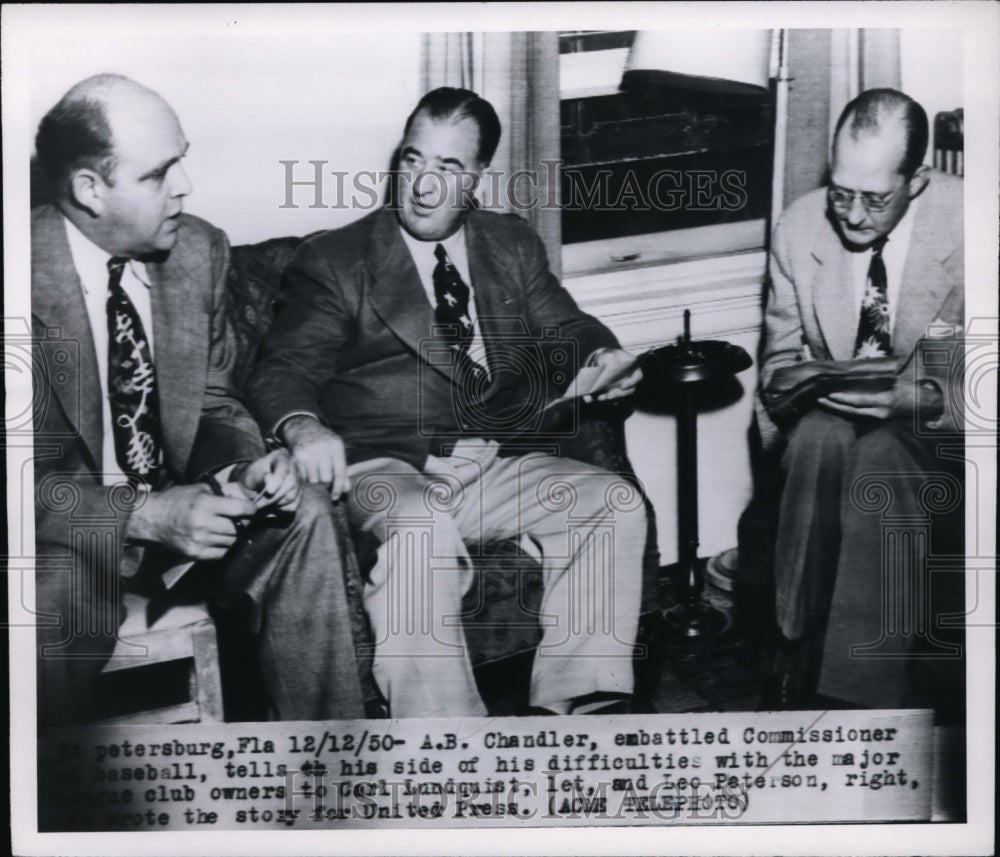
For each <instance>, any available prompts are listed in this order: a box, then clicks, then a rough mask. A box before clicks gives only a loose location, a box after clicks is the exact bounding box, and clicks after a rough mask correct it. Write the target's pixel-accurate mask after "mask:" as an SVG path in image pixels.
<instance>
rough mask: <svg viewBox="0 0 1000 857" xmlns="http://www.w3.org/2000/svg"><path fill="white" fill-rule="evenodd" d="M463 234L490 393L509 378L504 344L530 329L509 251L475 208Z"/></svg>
mask: <svg viewBox="0 0 1000 857" xmlns="http://www.w3.org/2000/svg"><path fill="white" fill-rule="evenodd" d="M465 234H466V239H465V242H466V249H467V252H468V257H469V275H470V276H471V278H472V288H473V290H474V292H475V296H476V315H477V317H478V323H479V328H480V331H481V332H482V337H483V342H484V344H485V346H486V360H487V362H488V363H489V367H490V385H489V387H488V388H487V391H486V395H490V394H491V393H492V392H494V391H495V388H496V387H498V386H502V385H504V383H505V381H510V380H511V379H510V378H509V377H506V376H508V375H509V373H505V372H504V367H505V366H509V365H510V362H511V361H510V359H509V357H508V359H505V354H506V352H507V351H508V349H507V348H506V347H505V345H509V343H511V342H512V340H513V341H517V340H520V341H521V342H524V341H525V340H526V338H527V337H528V336H529V335H530V330H529V329H528V326H527V320H526V319H524V318H523V316H522V315H521V301H519V300H518V292H519V290H518V288H517V286H516V284H515V283H514V282H513V281H512V279H511V276H510V270H511V265H512V264H513V260H511V258H510V253H509V251H508V250H507V249H506V248H504V247H503V246H501V245H499V244H497V242H495V241H493V240H492V239H491V236H490V234H489V232H487V231H486V230H485V229H484V228H483V220H482V219H481V217H479V216H477V215H476V213H475V212H472V213H470V215H469V218H468V220H466V223H465Z"/></svg>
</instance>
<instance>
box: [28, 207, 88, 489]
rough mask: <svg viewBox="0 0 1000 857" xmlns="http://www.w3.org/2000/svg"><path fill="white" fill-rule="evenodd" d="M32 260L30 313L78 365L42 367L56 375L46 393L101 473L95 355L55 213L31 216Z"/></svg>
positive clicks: (49, 210) (62, 229) (48, 210)
mask: <svg viewBox="0 0 1000 857" xmlns="http://www.w3.org/2000/svg"><path fill="white" fill-rule="evenodd" d="M31 255H32V258H31V288H32V296H31V305H32V313H33V314H34V315H35V316H37V318H38V319H39V321H40V322H41V323H42V324H43V325H44V326H45V327H46V328H47V329H48V330H54V329H58V331H59V333H58V337H59V339H61V340H62V341H63V342H67V343H76V344H78V347H79V354H78V355H77V356H78V360H77V361H73V360H70V361H69V362H68V363H67V364H66V365H65V367H64V368H62V369H60V371H59V372H54V369H55V367H54V366H47V367H46V368H47V369H49V370H50V371H53V372H54V374H53V375H52V377H51V378H49V379H48V381H49V383H48V393H49V394H51V395H53V396H54V397H55V399H56V401H57V402H58V404H59V407H60V408H61V409H62V411H63V413H64V414H65V415H66V418H67V419H68V421H69V423H70V424H71V425H72V426H73V427H74V428H75V429H76V431H77V432H78V433H79V435H80V438H81V440H82V441H83V443H84V445H85V446H86V448H87V450H88V452H89V453H90V455H91V458H92V459H93V465H94V469H95V470H100V468H101V466H102V464H101V459H102V450H103V445H104V444H103V433H102V416H101V415H102V410H103V409H102V407H101V399H102V396H101V384H100V379H99V377H98V367H97V354H96V351H95V350H94V337H93V334H92V333H91V330H90V321H89V319H88V317H87V307H86V304H85V303H84V299H83V287H82V285H81V283H80V278H79V276H78V275H77V272H76V268H75V267H74V265H73V257H72V255H71V253H70V249H69V240H68V239H67V237H66V224H65V223H64V221H63V218H62V215H61V214H60V213H59V212H58V211H57V210H56V209H54V208H50V207H46V208H44V209H41V210H40V211H39V212H38V213H37V215H36V216H35V219H34V221H33V223H32V241H31ZM61 379H64V381H63V380H61ZM95 402H96V403H97V407H94V405H93V403H95Z"/></svg>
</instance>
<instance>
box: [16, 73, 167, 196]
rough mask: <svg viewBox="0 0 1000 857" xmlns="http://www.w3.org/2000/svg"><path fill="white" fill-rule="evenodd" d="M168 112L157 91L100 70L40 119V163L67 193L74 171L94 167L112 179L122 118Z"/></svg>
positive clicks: (37, 144) (59, 191) (58, 188)
mask: <svg viewBox="0 0 1000 857" xmlns="http://www.w3.org/2000/svg"><path fill="white" fill-rule="evenodd" d="M164 111H166V112H169V113H170V114H171V115H173V111H171V110H170V107H169V105H167V103H166V102H165V101H164V100H163V99H162V98H161V97H160V96H159V95H157V94H156V93H155V92H153V90H151V89H149V88H148V87H145V86H143V85H142V84H141V83H137V82H136V81H134V80H132V79H130V78H127V77H124V76H123V75H120V74H97V75H94V76H93V77H88V78H87V79H86V80H82V81H80V82H79V83H78V84H76V85H75V86H74V87H73V88H72V89H70V90H69V91H68V92H67V93H66V94H65V95H64V96H63V97H62V98H61V99H60V100H59V103H58V104H56V106H55V107H53V108H52V109H51V110H50V111H49V112H48V113H46V114H45V117H44V118H43V119H42V121H41V123H40V124H39V126H38V134H37V136H36V137H35V151H36V153H37V155H38V162H39V165H40V166H41V167H42V169H43V170H44V172H45V175H46V177H47V178H48V180H49V182H50V185H51V189H52V192H53V194H54V195H55V196H56V197H57V198H58V197H63V196H65V195H66V193H67V190H68V188H67V184H68V181H69V178H70V176H71V175H72V173H73V172H74V171H75V170H77V169H80V168H87V169H90V170H93V171H95V172H97V173H98V174H100V175H101V177H102V178H104V180H105V181H108V182H111V181H112V180H113V178H112V177H113V174H114V168H115V163H116V154H115V137H116V134H115V130H116V126H117V125H120V124H121V123H122V121H132V120H133V118H135V119H141V118H143V117H145V116H148V114H149V113H150V112H153V113H156V112H159V113H163V112H164Z"/></svg>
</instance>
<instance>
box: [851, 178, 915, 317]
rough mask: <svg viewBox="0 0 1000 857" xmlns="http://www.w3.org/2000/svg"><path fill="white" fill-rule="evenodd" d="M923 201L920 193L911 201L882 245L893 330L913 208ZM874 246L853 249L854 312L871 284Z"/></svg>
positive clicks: (908, 244)
mask: <svg viewBox="0 0 1000 857" xmlns="http://www.w3.org/2000/svg"><path fill="white" fill-rule="evenodd" d="M919 204H920V197H917V198H916V199H915V200H913V201H912V202H911V203H910V207H909V208H908V209H907V211H906V214H904V215H903V219H902V220H900V221H899V223H897V224H896V228H895V229H893V230H892V232H890V233H889V239H888V241H886V244H885V247H884V248H883V249H882V261H883V262H884V263H885V278H886V286H887V288H886V300H887V301H888V302H889V325H890V330H894V329H895V327H896V310H897V309H898V308H899V294H900V291H901V289H902V285H903V267H904V266H905V265H906V254H907V253H908V252H909V249H910V235H911V234H912V233H913V220H914V212H915V210H916V208H917V206H918V205H919ZM873 252H874V251H873V250H871V249H868V250H865V251H864V252H861V253H854V254H853V257H852V259H851V264H852V267H853V273H854V305H855V307H856V311H855V315H856V316H860V315H861V301H862V300H863V299H864V296H865V287H866V286H867V285H868V267H869V265H870V264H871V261H872V253H873Z"/></svg>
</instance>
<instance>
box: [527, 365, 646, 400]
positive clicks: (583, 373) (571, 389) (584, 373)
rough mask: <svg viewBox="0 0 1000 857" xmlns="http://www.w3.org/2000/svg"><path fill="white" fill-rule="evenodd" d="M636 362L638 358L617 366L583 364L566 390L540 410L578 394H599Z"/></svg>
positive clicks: (624, 374) (627, 373)
mask: <svg viewBox="0 0 1000 857" xmlns="http://www.w3.org/2000/svg"><path fill="white" fill-rule="evenodd" d="M637 362H638V358H633V359H632V360H630V361H629V362H628V363H625V364H622V365H619V366H584V367H583V368H582V369H581V370H580V371H579V372H578V373H577V375H576V377H575V378H574V379H573V380H572V381H570V382H569V386H568V387H567V388H566V392H565V393H563V394H562V395H561V396H560V397H559V398H557V399H553V400H552V401H551V402H549V403H548V404H547V405H546V406H545V407H544V408H543V409H542V410H548V409H549V408H551V407H553V406H555V405H558V404H560V403H561V402H568V401H570V400H572V399H577V398H579V397H580V396H599V395H600V394H601V393H605V392H607V391H608V390H610V389H611V387H613V386H614V385H615V384H617V383H618V382H619V381H620V380H621V379H622V378H625V377H626V376H627V375H629V374H630V373H631V372H632V371H633V370H634V369H635V366H636V363H637Z"/></svg>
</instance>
